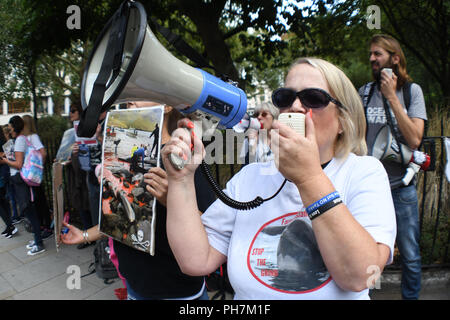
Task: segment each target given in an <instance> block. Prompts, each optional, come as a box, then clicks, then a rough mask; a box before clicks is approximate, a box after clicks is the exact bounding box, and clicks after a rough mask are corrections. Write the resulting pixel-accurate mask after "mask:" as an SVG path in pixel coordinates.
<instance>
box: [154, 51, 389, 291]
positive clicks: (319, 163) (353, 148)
mask: <svg viewBox="0 0 450 320" xmlns="http://www.w3.org/2000/svg"><path fill="white" fill-rule="evenodd" d="M272 100H273V103H274V105H275V106H276V107H278V108H279V110H280V113H301V114H303V115H305V136H301V135H299V134H297V133H296V132H295V131H294V130H293V129H291V128H290V127H288V126H287V125H284V124H282V123H280V122H278V121H274V123H273V124H272V130H271V149H272V151H273V152H274V153H275V159H274V161H272V162H268V163H253V164H249V165H247V166H245V167H244V168H243V169H242V170H241V171H240V172H239V173H238V174H236V175H235V176H234V177H233V178H232V179H231V180H230V181H229V182H228V184H227V186H226V190H225V192H226V193H227V195H228V196H230V197H231V198H233V199H236V200H237V201H249V200H251V199H255V198H256V197H257V196H260V197H262V198H263V199H268V200H267V201H264V202H263V203H262V205H260V206H258V207H256V208H253V209H251V210H248V211H239V210H236V209H233V208H230V207H228V206H227V205H225V204H224V203H222V202H221V201H220V200H217V201H216V202H214V203H213V204H212V205H211V206H210V207H209V208H208V209H207V210H206V212H205V213H204V214H203V215H202V216H201V217H200V216H199V215H198V213H197V212H198V209H197V205H196V202H195V197H193V194H195V193H194V191H193V189H192V181H193V177H192V172H194V170H195V168H196V166H197V165H196V163H199V162H200V161H199V159H201V158H202V156H203V154H204V148H202V144H201V141H199V140H198V139H197V138H195V137H194V141H191V136H190V135H189V133H188V132H187V130H186V129H184V128H183V129H179V130H177V131H175V132H174V134H173V136H172V139H171V141H170V142H169V143H168V144H166V147H165V148H164V149H163V151H162V156H163V160H164V164H165V166H166V169H167V175H168V180H169V191H168V195H167V234H168V237H169V243H170V245H171V247H172V250H173V252H174V255H175V257H176V259H177V261H178V263H179V265H180V268H181V269H182V270H183V271H184V272H185V273H187V274H191V275H201V274H208V273H210V272H212V271H214V270H215V269H217V267H218V266H220V265H222V264H223V263H224V262H225V261H227V266H228V275H229V279H230V282H231V285H232V286H233V289H234V291H235V292H236V295H235V299H369V295H368V292H369V290H368V288H369V287H371V286H373V285H374V284H375V281H376V279H377V278H378V277H379V275H380V274H381V272H382V270H383V268H384V266H385V265H386V264H387V263H390V262H391V261H392V257H393V250H394V240H395V233H396V226H395V214H394V207H393V203H392V198H391V194H390V190H389V181H388V178H387V175H386V172H385V170H384V169H383V166H382V165H381V163H380V162H379V161H378V160H377V159H375V158H373V157H368V156H364V154H365V153H366V145H365V142H364V131H365V122H364V114H363V110H362V104H361V101H360V99H359V96H358V93H357V91H356V89H355V88H354V87H353V85H352V83H351V82H350V80H349V79H348V78H347V77H346V76H345V74H344V73H343V72H342V71H341V70H340V69H339V68H337V67H336V66H334V65H332V64H331V63H329V62H327V61H324V60H321V59H317V58H302V59H299V60H297V61H296V62H295V63H294V64H293V65H292V66H291V68H290V69H289V71H288V73H287V76H286V79H285V87H283V88H279V89H277V90H275V91H274V92H273V95H272ZM191 143H193V145H194V154H193V155H192V156H191V155H190V145H191ZM170 153H176V154H179V155H180V156H183V155H184V156H187V157H189V156H191V157H192V158H193V161H192V163H190V164H188V165H186V166H185V167H184V169H182V170H176V169H175V168H174V167H173V166H172V165H171V164H170V161H169V155H170ZM274 164H275V165H276V167H277V169H278V170H268V168H270V167H273V165H274ZM283 184H284V186H283V187H282V188H281V191H280V192H279V193H278V194H277V195H276V196H275V197H271V196H272V195H274V194H276V192H277V190H279V189H280V186H282V185H283Z"/></svg>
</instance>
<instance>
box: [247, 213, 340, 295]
mask: <svg viewBox="0 0 450 320" xmlns="http://www.w3.org/2000/svg"><path fill="white" fill-rule="evenodd" d="M247 267H248V269H249V271H250V273H251V274H252V275H253V277H254V278H255V279H256V280H258V281H259V282H260V283H261V284H263V285H264V286H266V287H268V288H270V289H272V290H276V291H279V292H284V293H292V294H302V293H308V292H313V291H316V290H318V289H320V288H322V287H323V286H325V285H326V284H327V283H329V282H330V281H331V276H330V275H329V273H328V271H327V269H326V267H325V264H324V263H323V260H322V257H321V255H320V252H319V249H318V247H317V243H316V240H315V237H314V233H313V231H312V228H311V226H310V223H309V219H308V215H307V214H306V212H305V211H299V212H293V213H288V214H285V215H282V216H280V217H278V218H275V219H273V220H270V221H268V222H266V223H265V224H264V225H262V226H261V228H260V229H259V230H258V232H257V233H256V234H255V236H254V237H253V240H252V242H251V244H250V247H249V250H248V253H247Z"/></svg>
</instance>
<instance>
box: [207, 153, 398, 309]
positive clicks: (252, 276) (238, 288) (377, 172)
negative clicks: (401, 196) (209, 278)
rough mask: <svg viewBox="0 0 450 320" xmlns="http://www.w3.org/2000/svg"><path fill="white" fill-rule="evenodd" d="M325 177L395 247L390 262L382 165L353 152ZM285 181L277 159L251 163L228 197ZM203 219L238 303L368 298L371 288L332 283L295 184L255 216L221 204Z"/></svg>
mask: <svg viewBox="0 0 450 320" xmlns="http://www.w3.org/2000/svg"><path fill="white" fill-rule="evenodd" d="M324 172H325V174H326V175H327V176H328V177H329V178H330V180H331V181H332V182H333V184H334V186H335V188H336V190H337V191H338V192H339V193H340V195H341V198H342V200H343V202H344V203H345V205H346V206H347V208H348V209H349V211H350V212H351V213H352V214H353V216H354V217H355V219H356V220H357V221H358V222H359V223H360V224H361V225H362V226H363V227H364V228H365V229H366V230H367V231H368V232H369V234H370V235H371V236H372V237H373V238H374V239H375V241H376V242H379V243H383V244H386V245H387V246H388V247H389V248H390V250H391V253H390V257H389V263H391V262H392V253H393V252H394V241H395V236H396V222H395V212H394V205H393V202H392V196H391V191H390V187H389V181H388V177H387V174H386V171H385V170H384V168H383V166H382V164H381V163H380V162H379V161H378V160H377V159H375V158H373V157H367V156H365V157H359V156H356V155H354V154H350V155H349V156H348V157H347V158H346V159H341V160H339V159H333V160H332V161H331V162H330V163H329V164H328V165H327V166H326V168H325V169H324ZM283 181H284V177H283V176H282V175H281V174H280V173H279V172H278V171H277V170H276V169H275V166H274V162H273V161H271V162H267V163H253V164H250V165H248V166H245V167H244V168H243V169H242V170H241V171H240V172H238V173H237V174H236V175H235V176H234V177H233V178H232V179H231V180H230V181H229V182H228V184H227V188H226V190H225V193H227V195H228V196H230V197H231V198H233V199H235V200H238V201H250V200H253V199H254V198H255V197H257V196H261V197H262V198H264V199H265V198H268V197H271V196H272V195H273V194H274V193H275V192H276V191H277V190H278V189H279V187H280V186H281V184H282V183H283ZM325 214H326V213H325ZM202 221H203V224H204V225H205V228H206V231H207V234H208V239H209V243H210V244H211V246H212V247H214V248H215V249H216V250H218V251H219V252H221V253H222V254H224V255H225V256H227V258H228V261H227V266H228V275H229V279H230V282H231V285H232V286H233V288H234V290H235V293H236V294H235V299H260V300H262V299H369V296H368V289H366V290H363V291H362V292H350V291H344V290H343V289H341V288H339V287H338V286H337V284H336V283H335V282H334V280H333V279H332V278H331V277H330V275H329V273H328V271H327V270H326V267H325V265H324V263H323V261H322V257H321V255H320V252H319V250H318V247H317V243H316V240H315V237H314V233H313V231H312V228H311V221H310V219H309V218H308V215H307V214H306V212H305V207H304V206H303V204H302V201H301V198H300V194H299V192H298V189H297V188H296V186H295V185H294V184H293V183H290V182H287V183H286V185H285V186H284V188H283V189H282V191H281V192H280V193H279V194H278V195H277V196H276V197H275V198H273V199H272V200H270V201H267V202H264V203H263V204H262V205H261V206H260V207H258V208H255V209H253V210H250V211H241V210H235V209H232V208H230V207H228V206H226V205H225V204H224V203H222V202H221V201H220V200H217V201H215V202H214V203H213V204H212V205H211V206H210V207H209V208H208V210H206V212H205V213H204V214H203V215H202ZM371 274H372V273H369V274H368V278H369V276H370V275H371Z"/></svg>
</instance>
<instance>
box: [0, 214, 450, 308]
mask: <svg viewBox="0 0 450 320" xmlns="http://www.w3.org/2000/svg"><path fill="white" fill-rule="evenodd" d="M4 228H5V226H4V224H3V221H0V230H4ZM17 228H18V229H19V232H18V233H17V234H15V235H14V236H13V237H12V238H11V239H6V238H4V237H0V300H3V299H14V300H36V299H41V300H117V298H116V296H115V294H114V289H116V288H121V287H123V284H122V281H120V280H119V279H118V280H116V281H115V282H114V283H112V284H110V285H106V284H104V283H103V281H102V280H101V279H100V278H98V277H97V276H96V275H95V274H92V275H89V276H87V277H84V278H81V282H80V284H81V286H80V287H81V288H80V289H72V290H70V289H68V287H67V280H68V279H69V277H70V276H71V275H72V274H68V273H66V272H67V269H68V267H69V266H78V267H79V268H80V271H81V272H80V274H81V275H84V274H87V273H88V267H89V264H90V263H91V262H92V259H93V250H94V247H93V246H91V247H87V248H85V249H82V250H78V249H77V248H76V246H67V245H61V248H60V250H59V252H56V246H55V240H54V238H53V237H51V238H49V239H47V240H44V245H45V248H46V251H45V252H44V253H42V254H39V255H36V256H27V251H28V250H27V249H26V248H25V246H26V245H27V243H28V241H30V240H32V239H33V235H32V234H31V233H28V232H27V231H25V230H24V226H23V224H22V223H21V224H19V225H17ZM397 276H398V275H397ZM440 276H441V280H439V279H438V281H436V279H434V280H433V281H431V280H430V281H429V280H427V279H425V281H423V288H422V292H421V297H420V299H422V300H428V299H439V300H441V299H445V300H450V281H449V276H448V273H445V275H444V276H442V275H440ZM385 277H386V278H385V279H388V278H389V277H390V278H392V277H395V275H391V276H388V275H386V276H385ZM212 294H214V293H210V296H212ZM227 298H228V299H231V296H227ZM372 299H374V300H381V299H382V300H399V299H401V296H400V288H399V285H398V279H397V280H395V279H394V281H390V282H389V283H381V289H379V290H374V291H373V295H372Z"/></svg>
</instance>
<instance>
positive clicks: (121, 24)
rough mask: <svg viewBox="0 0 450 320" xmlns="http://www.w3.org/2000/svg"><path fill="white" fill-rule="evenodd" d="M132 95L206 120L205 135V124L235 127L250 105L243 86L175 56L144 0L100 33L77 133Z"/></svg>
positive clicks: (89, 129)
mask: <svg viewBox="0 0 450 320" xmlns="http://www.w3.org/2000/svg"><path fill="white" fill-rule="evenodd" d="M130 101H154V102H158V103H161V104H167V105H170V106H172V107H174V108H176V109H177V110H179V111H180V112H182V113H183V114H186V115H190V117H191V118H192V119H194V120H202V126H203V131H202V135H203V136H204V135H205V134H204V132H205V129H212V131H214V129H215V128H216V126H219V127H223V128H232V127H233V126H234V125H236V124H237V123H239V121H240V120H241V119H242V117H243V116H244V114H245V113H246V111H247V97H246V95H245V93H244V91H242V90H241V89H239V88H237V87H235V86H234V85H232V84H230V83H228V82H224V81H222V80H221V79H219V78H217V77H215V76H212V75H211V74H209V73H207V72H205V71H203V70H201V69H197V68H193V67H191V66H189V65H188V64H186V63H184V62H182V61H181V60H179V59H177V58H176V57H174V56H173V55H172V54H171V53H170V52H169V51H168V50H167V49H166V48H164V47H163V46H162V45H161V43H160V42H159V41H158V39H157V38H156V37H155V35H154V34H153V32H152V31H151V29H150V27H149V26H148V24H147V14H146V12H145V9H144V7H143V6H142V4H140V3H139V2H134V1H125V2H123V3H122V5H121V6H120V8H119V9H118V10H117V11H116V13H115V14H114V16H113V17H112V18H111V19H110V20H109V21H108V23H107V25H106V26H105V27H104V29H103V30H102V32H101V34H100V35H99V37H98V38H97V40H96V42H95V44H94V49H93V51H92V52H91V54H90V57H89V60H88V63H87V66H86V68H85V71H84V75H83V79H82V83H81V104H82V107H83V109H84V110H83V114H82V117H81V121H80V125H79V127H78V135H79V136H89V137H90V136H92V135H93V134H94V133H95V128H96V127H97V122H98V117H99V115H100V113H101V112H104V111H107V110H108V109H109V108H110V107H111V105H113V104H119V103H125V102H130ZM94 126H95V128H93V127H94ZM209 131H210V132H211V130H209ZM196 133H197V132H196Z"/></svg>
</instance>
